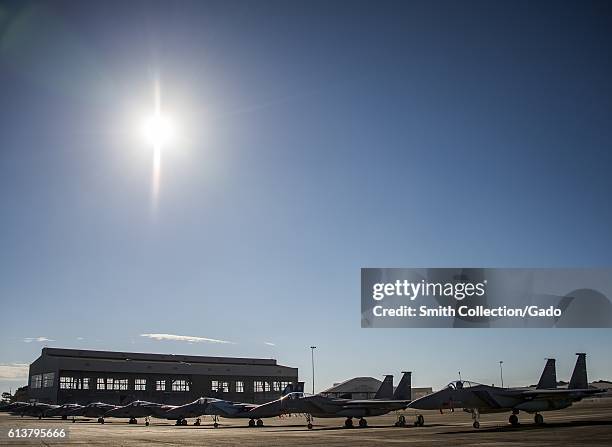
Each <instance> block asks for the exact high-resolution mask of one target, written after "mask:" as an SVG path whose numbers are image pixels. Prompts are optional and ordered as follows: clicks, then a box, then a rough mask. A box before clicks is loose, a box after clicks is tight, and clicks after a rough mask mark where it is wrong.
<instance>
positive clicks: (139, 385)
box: [134, 379, 147, 391]
mask: <svg viewBox="0 0 612 447" xmlns="http://www.w3.org/2000/svg"><path fill="white" fill-rule="evenodd" d="M134 389H135V390H136V391H145V390H146V389H147V379H136V380H134Z"/></svg>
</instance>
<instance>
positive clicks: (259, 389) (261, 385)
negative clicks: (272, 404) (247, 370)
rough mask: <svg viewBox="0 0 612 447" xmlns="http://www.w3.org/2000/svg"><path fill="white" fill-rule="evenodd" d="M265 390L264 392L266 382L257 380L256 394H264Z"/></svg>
mask: <svg viewBox="0 0 612 447" xmlns="http://www.w3.org/2000/svg"><path fill="white" fill-rule="evenodd" d="M263 390H264V382H263V381H261V380H256V381H255V392H256V393H262V392H263Z"/></svg>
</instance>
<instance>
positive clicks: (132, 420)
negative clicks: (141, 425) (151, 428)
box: [130, 418, 138, 424]
mask: <svg viewBox="0 0 612 447" xmlns="http://www.w3.org/2000/svg"><path fill="white" fill-rule="evenodd" d="M130 424H138V421H137V420H136V418H130Z"/></svg>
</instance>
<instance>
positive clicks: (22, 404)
mask: <svg viewBox="0 0 612 447" xmlns="http://www.w3.org/2000/svg"><path fill="white" fill-rule="evenodd" d="M28 405H30V403H29V402H11V403H10V404H6V405H3V406H2V407H0V411H3V412H7V413H8V412H12V411H15V410H17V409H18V408H19V407H26V406H28Z"/></svg>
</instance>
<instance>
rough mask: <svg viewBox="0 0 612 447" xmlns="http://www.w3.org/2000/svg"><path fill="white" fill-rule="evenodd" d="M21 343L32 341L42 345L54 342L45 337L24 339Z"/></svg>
mask: <svg viewBox="0 0 612 447" xmlns="http://www.w3.org/2000/svg"><path fill="white" fill-rule="evenodd" d="M23 341H24V342H25V343H32V342H33V341H37V342H39V343H44V342H46V341H55V340H51V339H50V338H47V337H26V338H24V339H23Z"/></svg>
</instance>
